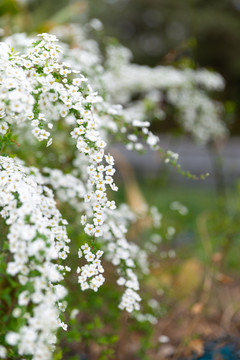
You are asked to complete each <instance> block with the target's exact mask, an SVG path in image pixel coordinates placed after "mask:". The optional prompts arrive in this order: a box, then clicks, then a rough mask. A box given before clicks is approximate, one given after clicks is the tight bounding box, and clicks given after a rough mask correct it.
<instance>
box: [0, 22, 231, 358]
mask: <svg viewBox="0 0 240 360" xmlns="http://www.w3.org/2000/svg"><path fill="white" fill-rule="evenodd" d="M94 26H97V27H98V26H99V24H97V23H95V25H94ZM54 31H55V33H59V32H60V35H61V36H62V40H64V37H66V38H67V37H69V36H72V37H73V38H74V39H75V47H74V48H71V46H70V45H68V44H67V43H60V42H59V41H58V39H57V38H56V36H55V35H54V34H41V35H39V36H38V37H36V38H34V39H32V38H29V37H27V36H26V35H25V34H15V35H13V36H11V37H8V38H6V39H4V42H1V43H0V142H1V149H0V213H1V217H2V218H3V219H4V221H5V224H6V227H7V228H8V234H7V236H6V237H7V241H6V244H7V245H6V244H5V245H6V249H7V251H8V253H9V257H8V258H7V263H6V276H8V277H9V278H11V279H13V281H16V288H17V290H16V294H17V295H16V299H14V302H13V305H12V317H13V319H15V320H17V319H21V320H22V321H21V322H19V323H18V324H20V325H18V326H17V327H16V328H15V327H13V326H12V327H10V328H9V329H7V332H6V335H5V337H4V344H3V345H0V357H1V358H8V351H9V349H10V348H11V347H13V348H14V349H17V353H18V354H19V356H20V357H21V358H25V357H28V355H29V356H30V357H31V358H32V359H34V360H40V359H42V360H48V359H51V358H52V353H53V351H54V344H56V341H57V339H56V332H57V329H58V328H59V327H61V328H62V329H63V330H67V324H65V323H64V322H63V321H62V319H63V317H62V313H63V312H65V310H66V307H67V303H66V300H65V297H66V295H67V289H66V288H65V287H64V285H63V284H62V283H61V282H62V281H63V280H64V278H65V275H66V274H67V273H69V272H70V271H71V268H70V267H69V266H66V265H64V260H66V259H67V257H68V256H69V253H70V244H69V243H70V240H69V238H68V235H67V228H66V226H67V221H66V220H65V219H63V218H62V216H61V213H60V211H59V210H58V208H57V204H64V203H65V204H68V205H69V206H70V207H71V209H73V211H74V220H73V222H74V226H76V223H77V226H78V229H80V231H83V233H84V241H83V242H82V245H78V247H79V249H78V251H77V252H78V258H79V260H78V261H79V263H78V266H76V268H77V269H76V272H77V281H78V283H79V288H80V289H81V290H82V291H85V290H93V291H95V292H96V291H97V290H98V289H99V288H100V286H102V285H103V284H104V282H105V281H106V280H105V277H104V267H103V265H102V259H103V258H104V260H105V261H108V262H110V263H111V264H112V265H114V266H115V267H116V274H117V284H118V285H119V286H120V287H122V288H123V289H124V290H123V295H122V298H121V299H120V302H119V304H118V307H119V308H120V309H122V310H126V311H128V312H129V313H132V312H134V311H138V310H139V309H140V301H141V296H140V293H139V291H140V285H139V278H140V277H141V274H147V273H148V272H149V264H148V260H147V252H146V251H145V250H148V251H152V252H154V251H155V250H156V246H157V244H158V243H160V242H161V238H160V235H159V234H155V235H156V236H155V237H152V240H151V239H150V240H149V242H148V243H147V244H146V245H145V248H144V249H141V248H140V246H139V245H136V244H135V243H133V242H129V241H128V240H127V233H128V229H129V226H130V225H131V224H132V223H134V222H135V221H137V220H138V219H139V218H141V214H137V213H134V212H133V211H131V210H130V209H129V207H128V206H127V205H126V204H122V205H121V206H119V207H116V204H115V201H114V200H113V199H112V198H111V190H113V191H117V190H118V187H117V186H116V184H115V182H114V174H115V171H116V170H115V160H114V158H113V156H112V155H111V154H110V153H109V152H108V145H109V143H110V142H111V139H112V138H113V139H118V140H120V141H124V142H125V143H126V147H127V148H128V149H129V150H132V149H135V150H139V151H140V150H142V149H143V148H144V146H145V144H146V145H147V146H149V147H150V148H152V149H154V150H159V151H160V146H159V138H158V136H156V135H154V134H153V133H152V132H151V130H150V125H151V124H150V121H149V119H148V117H147V107H148V106H146V103H148V102H149V101H150V102H151V105H152V104H154V106H155V108H154V109H155V110H154V111H155V112H157V115H158V118H159V119H164V118H165V116H166V113H165V109H164V108H163V107H162V106H161V103H162V102H164V101H165V100H166V101H167V102H168V103H169V104H170V105H171V106H173V107H174V108H175V109H176V110H177V112H178V115H179V122H180V123H181V124H182V127H183V128H184V129H185V130H186V131H187V132H189V133H191V134H192V135H193V136H194V137H195V138H196V139H197V140H198V141H201V142H203V143H206V142H208V141H210V140H211V139H212V138H214V137H218V136H224V135H225V134H226V129H225V127H224V125H223V123H222V121H221V119H220V114H221V111H222V109H221V106H220V105H219V104H218V103H216V102H214V101H212V100H211V99H210V98H209V97H208V94H207V92H208V91H210V90H221V89H222V88H223V86H224V82H223V79H222V78H221V77H220V76H219V75H218V74H215V73H210V72H208V71H207V70H196V71H194V70H189V69H185V70H179V69H174V68H173V67H156V68H153V69H150V68H149V67H144V66H138V65H135V64H132V63H131V62H130V58H131V53H130V52H129V50H128V49H126V48H123V47H120V46H118V47H117V46H108V47H107V49H106V58H105V59H104V58H103V56H102V54H101V52H100V50H99V46H98V44H97V43H96V42H95V41H93V40H89V39H88V38H87V36H86V33H85V32H84V31H82V30H81V29H80V28H79V27H76V26H69V27H62V28H60V29H59V28H58V29H55V30H54ZM135 95H138V99H139V100H136V101H134V100H133V98H134V97H135ZM155 115H156V113H155ZM16 139H17V141H18V142H20V144H19V143H18V142H17V141H16ZM21 144H24V146H26V144H27V146H28V149H29V154H26V153H24V150H23V152H22V153H21ZM42 144H44V145H46V147H50V148H49V149H48V150H50V152H49V154H50V155H49V159H51V156H52V159H53V160H51V161H52V163H51V165H47V166H49V167H47V166H45V165H44V166H43V168H42V169H40V170H38V169H36V168H35V167H32V166H27V164H35V165H36V163H37V160H36V159H37V156H38V154H39V152H40V153H41V150H42V149H43V147H41V145H42ZM9 145H10V150H8V149H7V152H6V153H5V149H6V148H8V146H9ZM12 145H17V146H18V147H20V150H19V153H18V157H12V155H13V154H12V148H11V146H12ZM46 147H45V146H44V151H46ZM52 148H53V150H52V153H51V149H52ZM39 149H40V150H39ZM65 152H66V153H67V152H69V153H68V154H65ZM45 154H46V153H44V155H42V156H45ZM69 154H70V156H69ZM21 155H22V156H23V158H24V159H25V160H26V163H24V162H23V161H21V160H20V159H19V158H20V157H21ZM28 156H29V158H28ZM67 156H69V158H67ZM164 156H165V157H164V158H165V162H170V163H177V161H178V154H176V153H174V152H172V151H171V150H169V151H166V152H165V155H164ZM55 160H56V166H59V168H60V167H61V165H62V164H65V163H66V164H67V165H66V168H64V166H63V169H62V170H60V169H59V168H54V166H55ZM45 164H46V162H45ZM109 190H110V191H109ZM54 197H55V198H56V202H55V200H54ZM172 208H173V209H174V210H176V211H179V213H182V214H184V212H185V214H186V212H187V209H185V208H184V207H183V206H182V205H181V204H180V205H179V203H177V202H175V203H172ZM146 214H147V216H148V217H149V218H151V221H152V224H153V227H155V228H157V229H158V228H159V227H160V226H161V214H159V212H158V210H157V208H155V207H152V208H148V206H145V207H144V212H143V214H142V216H145V215H146ZM174 233H175V229H174V228H173V227H168V229H167V235H166V237H167V238H168V239H170V238H171V237H172V236H173V235H174ZM5 245H4V246H5ZM171 256H172V257H173V256H175V255H174V254H173V253H171ZM169 257H170V254H169ZM139 270H140V271H139ZM78 310H79V309H77V311H78ZM72 316H73V315H72ZM150 319H151V318H150ZM154 319H155V318H154ZM149 321H150V320H149ZM151 321H152V322H154V320H151ZM16 323H17V322H16Z"/></svg>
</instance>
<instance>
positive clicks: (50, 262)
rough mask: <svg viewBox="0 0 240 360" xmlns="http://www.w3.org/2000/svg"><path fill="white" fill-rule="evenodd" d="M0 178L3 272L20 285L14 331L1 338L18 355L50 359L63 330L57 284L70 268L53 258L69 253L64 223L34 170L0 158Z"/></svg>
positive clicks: (60, 291) (61, 290) (60, 292)
mask: <svg viewBox="0 0 240 360" xmlns="http://www.w3.org/2000/svg"><path fill="white" fill-rule="evenodd" d="M0 178H1V183H0V207H1V209H2V210H1V216H2V217H3V218H4V219H5V222H6V224H7V225H8V226H9V232H8V235H7V239H8V247H9V252H10V254H11V259H12V260H11V261H9V262H8V264H7V268H6V273H7V274H9V275H10V276H12V277H17V279H18V282H19V285H20V286H19V294H18V299H17V301H16V302H15V304H14V308H12V313H13V316H15V317H20V316H21V317H22V319H23V320H22V323H23V324H22V325H21V326H20V327H19V328H18V329H16V328H13V329H12V331H8V332H7V334H6V342H7V344H9V345H10V346H17V347H18V353H19V355H32V356H33V359H46V360H47V359H51V356H52V355H51V354H52V349H53V348H52V346H53V344H54V343H55V341H56V339H55V333H56V330H57V328H58V327H59V326H62V327H63V328H64V329H66V325H65V324H64V323H63V322H61V320H60V318H59V315H60V312H61V300H62V298H63V297H64V296H65V295H66V289H65V288H64V287H63V286H62V285H60V284H59V282H60V281H62V280H63V278H64V273H65V272H66V271H69V270H70V269H69V268H68V267H65V266H63V265H60V264H57V262H56V260H58V259H62V258H65V257H66V256H65V254H68V253H69V246H68V243H69V241H70V240H69V239H68V236H67V233H66V227H65V225H66V223H67V222H66V220H64V219H63V218H62V216H61V214H60V212H59V211H58V210H57V208H56V203H55V201H54V199H53V193H52V191H51V190H50V189H49V188H47V187H45V186H43V185H42V179H41V176H40V175H39V173H38V172H37V170H36V169H33V168H28V167H25V166H24V165H23V164H22V163H20V161H18V160H16V159H15V160H13V159H11V158H8V157H2V156H1V157H0ZM8 330H9V329H8Z"/></svg>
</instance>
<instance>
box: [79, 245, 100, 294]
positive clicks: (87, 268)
mask: <svg viewBox="0 0 240 360" xmlns="http://www.w3.org/2000/svg"><path fill="white" fill-rule="evenodd" d="M81 248H82V250H81V249H79V251H78V256H79V258H81V257H82V252H83V253H84V257H85V259H86V260H87V262H88V264H87V265H84V266H82V267H81V268H80V267H78V269H77V273H78V274H80V275H79V276H78V282H79V283H80V285H81V289H82V290H86V289H89V288H90V289H92V290H94V291H98V288H99V287H100V286H101V285H102V284H103V283H104V281H105V278H104V277H103V275H102V273H103V272H104V269H103V267H102V265H101V260H100V258H101V257H102V255H103V251H101V250H98V251H97V252H96V255H95V254H94V253H93V252H92V251H91V249H90V247H89V246H88V244H84V245H82V246H81Z"/></svg>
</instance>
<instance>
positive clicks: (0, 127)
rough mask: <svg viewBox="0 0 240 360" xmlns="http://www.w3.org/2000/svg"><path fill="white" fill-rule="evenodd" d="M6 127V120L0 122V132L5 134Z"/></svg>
mask: <svg viewBox="0 0 240 360" xmlns="http://www.w3.org/2000/svg"><path fill="white" fill-rule="evenodd" d="M7 129H8V124H7V123H6V121H3V122H0V134H3V135H5V134H6V132H7Z"/></svg>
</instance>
